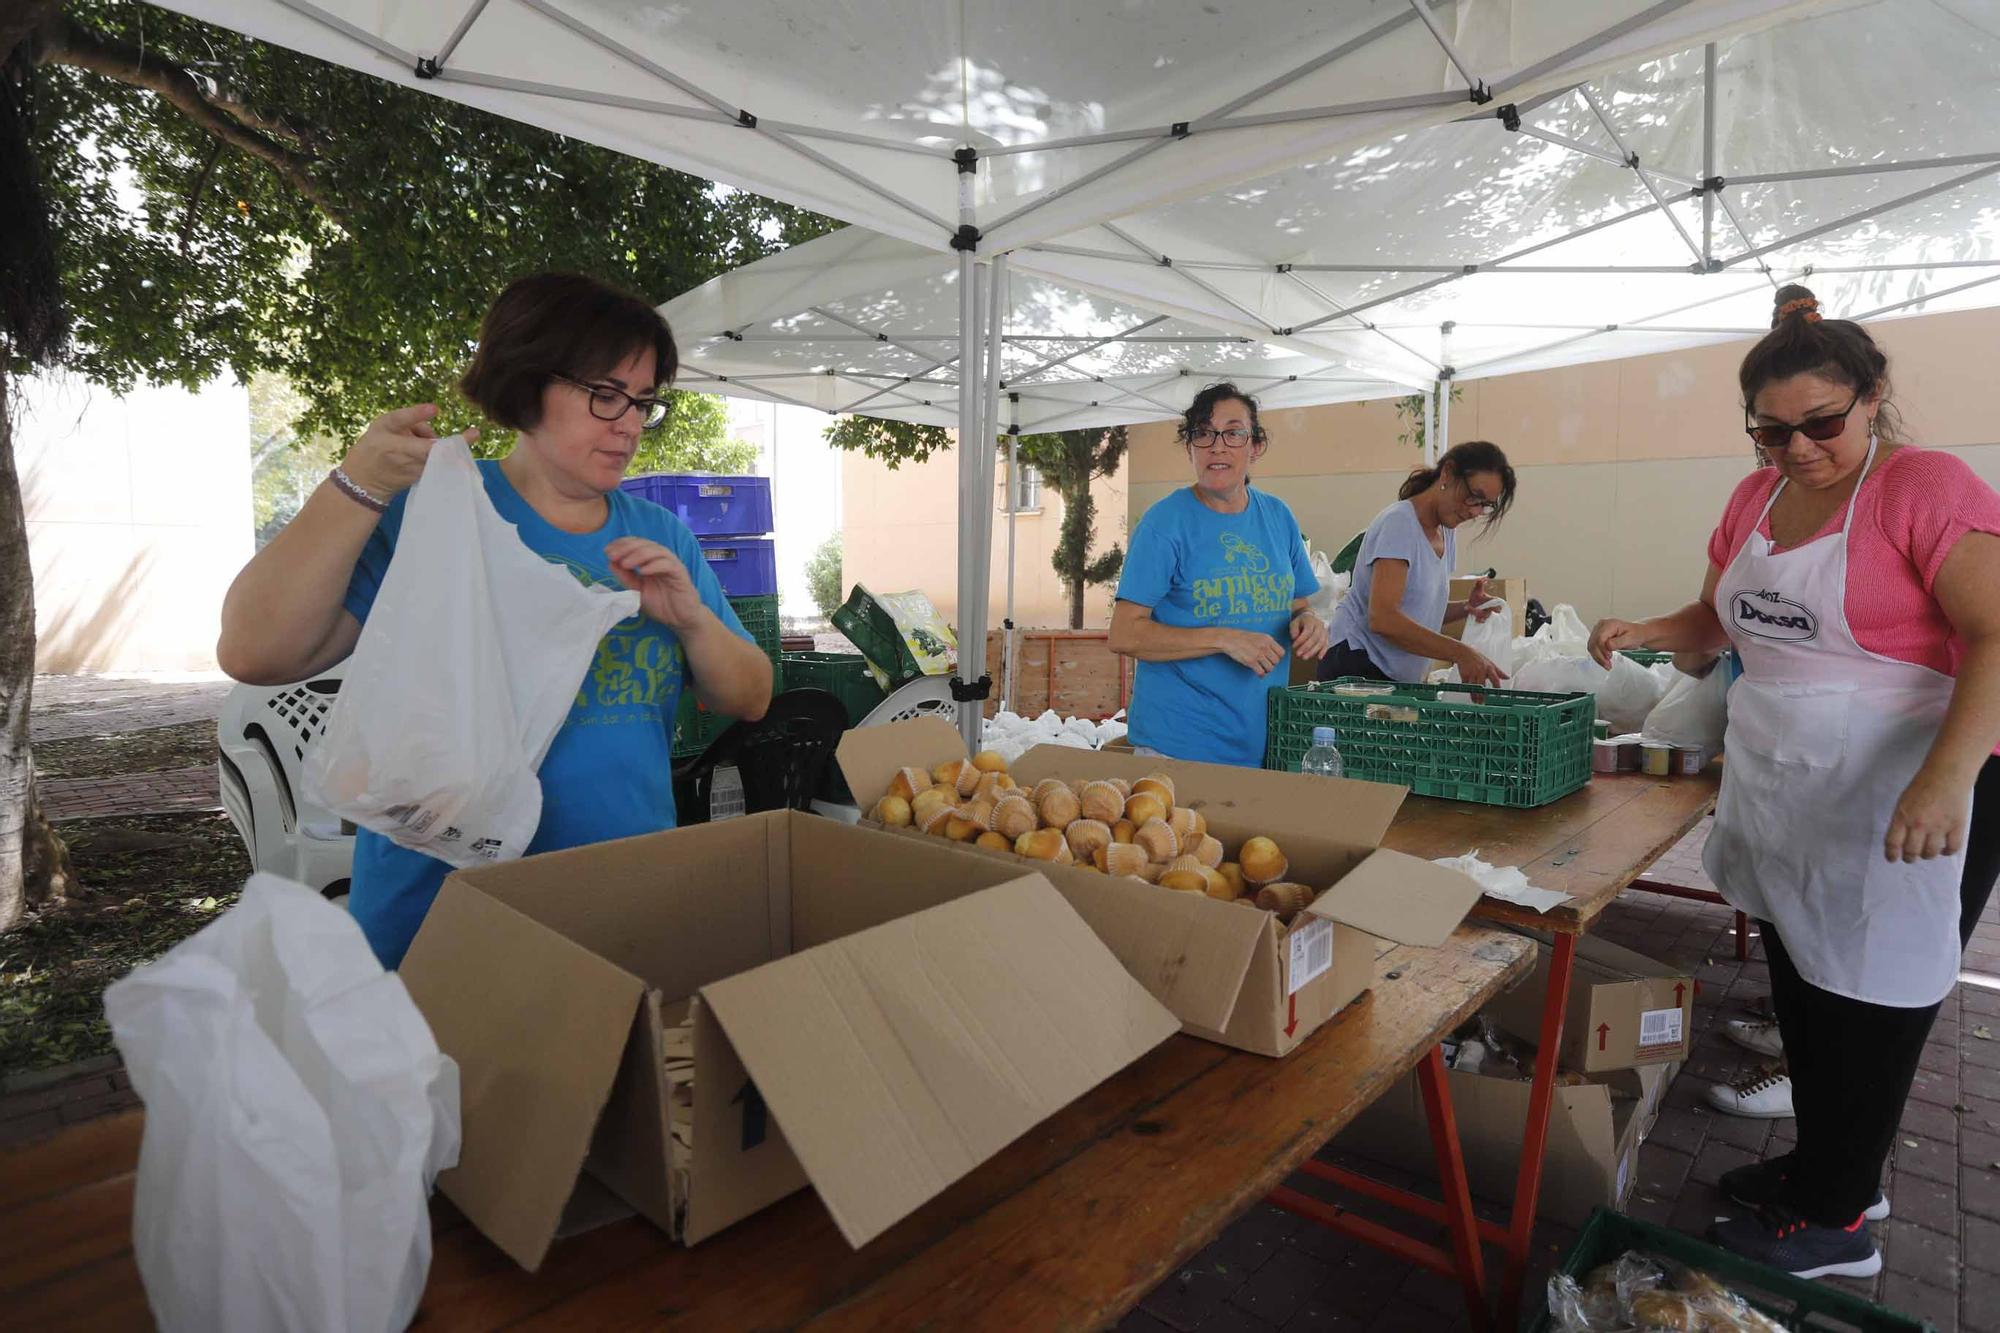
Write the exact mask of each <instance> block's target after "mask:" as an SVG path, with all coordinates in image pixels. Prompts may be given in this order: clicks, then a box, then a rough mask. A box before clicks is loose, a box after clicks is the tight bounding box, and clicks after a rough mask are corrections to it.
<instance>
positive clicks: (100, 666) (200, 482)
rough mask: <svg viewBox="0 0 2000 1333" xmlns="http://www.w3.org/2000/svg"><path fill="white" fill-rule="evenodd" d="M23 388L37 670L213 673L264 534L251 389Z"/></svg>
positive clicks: (43, 383) (50, 382)
mask: <svg viewBox="0 0 2000 1333" xmlns="http://www.w3.org/2000/svg"><path fill="white" fill-rule="evenodd" d="M21 389H22V393H21V396H20V398H19V399H18V400H17V401H16V409H17V415H16V418H15V422H14V426H15V435H14V456H15V465H16V466H17V467H18V468H19V470H20V477H21V488H22V496H23V500H24V503H25V507H26V510H27V519H28V548H29V555H30V558H31V560H32V562H33V565H34V573H35V633H36V636H37V642H36V650H35V669H36V670H37V671H43V672H54V673H73V672H124V671H158V672H198V671H213V670H214V669H215V636H216V631H217V628H218V626H219V625H220V623H221V613H222V595H223V593H224V592H225V591H227V590H228V587H229V583H230V580H232V579H233V578H235V577H236V572H237V571H238V570H239V569H241V568H242V567H243V565H244V564H245V562H247V561H248V560H249V559H250V554H251V545H252V540H253V524H252V521H251V502H250V399H249V395H248V393H247V392H245V390H244V389H243V388H242V387H241V386H240V385H234V384H216V385H211V386H209V387H208V388H205V389H203V390H202V391H201V392H199V393H190V392H188V391H187V390H185V389H180V388H173V387H161V388H141V389H136V390H134V391H133V392H132V393H130V394H129V395H118V394H113V393H111V392H110V391H109V390H106V389H101V388H96V387H93V386H90V385H87V384H84V383H83V382H81V381H79V380H74V379H30V380H27V381H25V382H23V383H22V384H21Z"/></svg>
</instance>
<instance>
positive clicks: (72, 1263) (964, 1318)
mask: <svg viewBox="0 0 2000 1333" xmlns="http://www.w3.org/2000/svg"><path fill="white" fill-rule="evenodd" d="M1377 967H1378V973H1379V975H1378V980H1377V984H1376V988H1375V990H1374V991H1372V992H1371V993H1370V994H1368V995H1366V996H1364V997H1363V998H1362V999H1361V1000H1359V1001H1357V1002H1356V1003H1355V1004H1354V1005H1352V1006H1350V1007H1349V1008H1348V1009H1347V1010H1346V1011H1345V1012H1344V1013H1342V1014H1341V1015H1339V1016H1338V1017H1337V1018H1335V1019H1334V1021H1333V1022H1331V1023H1329V1024H1328V1025H1326V1026H1325V1027H1324V1028H1322V1029H1321V1030H1320V1031H1319V1032H1317V1033H1315V1034H1314V1035H1313V1037H1312V1038H1310V1039H1309V1040H1308V1041H1307V1042H1305V1043H1303V1044H1302V1045H1301V1046H1300V1048H1299V1049H1298V1050H1296V1051H1294V1052H1293V1053H1292V1054H1291V1055H1290V1056H1287V1057H1286V1058H1285V1059H1283V1060H1271V1059H1267V1058H1265V1057H1262V1056H1255V1055H1247V1054H1244V1053H1242V1052H1236V1051H1230V1050H1227V1049H1225V1048H1223V1047H1220V1046H1216V1045H1213V1044H1212V1043H1208V1042H1203V1041H1199V1040H1196V1039H1194V1038H1190V1037H1176V1038H1173V1039H1172V1040H1170V1041H1169V1042H1167V1043H1166V1044H1165V1045H1163V1046H1161V1047H1160V1048H1158V1049H1157V1050H1155V1051H1154V1052H1152V1053H1151V1054H1150V1055H1148V1056H1147V1057H1145V1058H1144V1059H1142V1060H1140V1061H1139V1062H1138V1063H1137V1064H1135V1065H1134V1066H1132V1067H1131V1068H1130V1069H1128V1070H1126V1071H1124V1072H1122V1073H1121V1074H1119V1075H1118V1076H1116V1077H1115V1078H1113V1079H1111V1080H1109V1081H1107V1082H1106V1083H1105V1084H1103V1085H1100V1087H1098V1088H1097V1089H1094V1090H1093V1091H1092V1092H1091V1093H1089V1094H1086V1096H1084V1097H1083V1098H1080V1099H1079V1100H1078V1101H1077V1102H1075V1103H1073V1104H1072V1105H1071V1106H1069V1107H1067V1108H1065V1109H1064V1110H1063V1111H1061V1112H1059V1113H1058V1114H1057V1115H1056V1116H1055V1117H1052V1118H1051V1119H1050V1120H1049V1121H1046V1122H1044V1123H1043V1124H1042V1125H1040V1126H1037V1127H1036V1128H1035V1129H1034V1130H1031V1131H1030V1132H1029V1133H1028V1134H1027V1135H1025V1136H1024V1137H1023V1138H1022V1140H1021V1141H1019V1142H1017V1143H1016V1144H1014V1145H1012V1146H1011V1147H1009V1148H1008V1149H1007V1150H1006V1151H1005V1152H1003V1153H1002V1154H1001V1155H1000V1156H999V1157H997V1158H995V1159H994V1160H993V1161H991V1162H988V1163H987V1164H985V1165H984V1166H983V1167H981V1168H980V1169H979V1170H978V1171H975V1172H974V1173H973V1174H972V1175H971V1176H969V1177H967V1178H966V1179H965V1180H963V1181H961V1182H959V1183H958V1184H957V1185H955V1186H953V1187H952V1188H951V1189H950V1190H948V1191H946V1193H945V1194H944V1195H942V1196H940V1197H939V1198H938V1199H936V1200H934V1201H933V1202H932V1203H931V1204H929V1205H927V1206H926V1207H925V1208H923V1209H921V1210H919V1212H918V1213H917V1214H916V1215H914V1216H913V1217H911V1218H909V1219H907V1220H905V1221H904V1222H903V1223H902V1224H900V1225H899V1226H897V1227H896V1228H893V1229H892V1230H891V1231H890V1232H888V1233H887V1234H886V1235H884V1236H882V1237H880V1238H878V1239H877V1240H876V1241H874V1242H872V1243H871V1244H870V1245H868V1246H866V1247H865V1248H863V1249H862V1250H859V1251H855V1250H851V1249H849V1248H848V1246H847V1244H846V1242H845V1241H843V1240H842V1239H841V1238H840V1235H839V1233H838V1232H837V1231H835V1230H834V1228H833V1225H832V1221H831V1219H830V1218H829V1217H828V1216H827V1214H826V1210H825V1209H824V1207H822V1206H821V1205H820V1203H819V1202H818V1200H817V1199H816V1198H815V1197H814V1196H813V1195H812V1194H810V1193H809V1192H808V1193H802V1194H798V1195H794V1196H793V1197H792V1198H790V1199H787V1200H784V1201H782V1202H781V1203H779V1204H777V1205H775V1206H774V1207H772V1208H769V1209H766V1210H765V1211H764V1212H762V1213H759V1214H757V1215H756V1216H754V1217H752V1218H750V1219H747V1220H746V1221H745V1222H743V1223H741V1224H739V1225H738V1226H736V1227H733V1228H731V1229H730V1230H729V1231H727V1232H725V1233H724V1234H723V1235H721V1236H717V1237H715V1238H713V1239H711V1240H710V1241H708V1242H706V1243H705V1244H703V1245H701V1246H698V1247H696V1248H694V1249H691V1250H690V1249H685V1248H682V1247H679V1246H675V1245H672V1244H669V1243H668V1242H667V1240H666V1239H665V1237H664V1236H662V1235H661V1234H660V1233H659V1232H658V1231H656V1230H654V1229H653V1228H652V1227H651V1226H650V1225H648V1224H646V1223H644V1222H641V1221H638V1220H636V1219H634V1220H631V1221H626V1222H621V1223H617V1224H614V1225H612V1226H610V1227H605V1228H602V1229H599V1230H597V1231H593V1232H591V1233H589V1234H588V1235H585V1236H580V1237H576V1238H573V1239H571V1240H568V1241H564V1242H560V1243H559V1244H558V1245H557V1246H556V1247H555V1248H554V1250H553V1251H552V1252H551V1255H550V1259H549V1262H548V1263H546V1264H545V1265H544V1266H543V1268H542V1270H541V1272H539V1273H536V1274H527V1273H523V1272H521V1271H520V1270H519V1269H518V1268H516V1267H515V1266H514V1265H513V1264H512V1262H511V1261H509V1260H508V1259H507V1258H506V1257H505V1256H503V1255H502V1254H500V1252H499V1251H498V1250H497V1249H495V1248H494V1247H493V1246H492V1245H491V1244H490V1243H489V1242H487V1241H486V1240H485V1239H484V1238H483V1237H481V1236H480V1235H479V1234H478V1233H477V1232H476V1231H474V1230H472V1229H471V1228H469V1227H464V1226H462V1225H458V1226H452V1225H451V1222H454V1221H456V1219H455V1218H449V1220H448V1217H449V1214H452V1213H455V1210H450V1209H449V1206H448V1205H444V1204H439V1205H438V1206H437V1207H436V1208H434V1209H433V1213H434V1216H435V1217H437V1218H438V1222H439V1234H438V1236H437V1241H436V1247H437V1248H436V1255H435V1258H434V1260H433V1265H432V1271H431V1280H430V1284H429V1287H428V1288H427V1290H426V1293H425V1299H424V1305H423V1309H422V1311H421V1314H420V1318H421V1319H422V1321H423V1323H424V1326H425V1327H427V1328H439V1329H456V1328H493V1327H497V1326H500V1325H508V1324H518V1323H522V1322H526V1323H529V1324H532V1325H535V1326H538V1327H548V1328H579V1329H581V1328H592V1329H595V1328H602V1327H607V1326H609V1327H625V1326H629V1325H641V1326H658V1325H674V1326H685V1327H698V1328H706V1327H770V1326H782V1325H791V1324H797V1323H801V1322H804V1321H806V1320H808V1319H811V1318H813V1317H815V1316H819V1315H824V1316H825V1317H826V1319H827V1320H828V1321H829V1323H830V1325H832V1326H836V1327H846V1326H856V1327H858V1326H861V1325H863V1324H866V1325H867V1326H869V1327H880V1326H882V1325H883V1324H884V1323H898V1322H926V1323H932V1324H939V1323H940V1322H941V1323H942V1325H943V1326H951V1327H979V1326H989V1327H999V1326H1003V1325H1004V1326H1007V1327H1010V1328H1019V1327H1035V1328H1041V1327H1058V1326H1075V1327H1085V1326H1093V1325H1095V1324H1098V1323H1101V1322H1103V1321H1104V1320H1106V1319H1108V1318H1110V1317H1112V1316H1114V1315H1115V1314H1116V1313H1117V1312H1118V1311H1119V1310H1122V1309H1123V1308H1125V1307H1127V1306H1129V1305H1130V1304H1132V1303H1134V1302H1136V1301H1137V1299H1138V1298H1139V1296H1140V1295H1142V1294H1143V1293H1144V1292H1145V1291H1146V1290H1147V1289H1148V1288H1149V1287H1150V1286H1152V1285H1153V1284H1155V1283H1156V1282H1157V1281H1158V1280H1159V1279H1160V1278H1162V1277H1163V1276H1165V1274H1166V1273H1168V1272H1169V1271H1171V1269H1172V1267H1173V1265H1175V1264H1176V1263H1178V1262H1180V1261H1181V1260H1182V1259H1184V1258H1185V1257H1186V1256H1187V1255H1189V1254H1192V1253H1194V1252H1195V1251H1196V1250H1198V1249H1199V1248H1200V1247H1201V1246H1203V1245H1205V1244H1207V1243H1208V1241H1209V1240H1210V1239H1212V1238H1213V1236H1214V1235H1215V1234H1216V1233H1217V1232H1218V1231H1220V1230H1221V1228H1222V1227H1223V1226H1225V1225H1226V1224H1227V1223H1228V1221H1229V1220H1230V1219H1231V1218H1232V1217H1234V1216H1236V1215H1237V1214H1238V1213H1240V1212H1242V1211H1243V1210H1244V1209H1245V1208H1247V1207H1249V1206H1250V1205H1251V1204H1253V1203H1254V1202H1255V1201H1256V1200H1257V1199H1259V1198H1261V1197H1263V1195H1264V1193H1266V1192H1267V1191H1268V1190H1269V1188H1270V1187H1271V1185H1273V1184H1275V1183H1277V1182H1278V1181H1279V1180H1282V1179H1283V1178H1284V1176H1285V1175H1286V1174H1287V1173H1288V1172H1290V1171H1291V1170H1292V1169H1293V1168H1294V1167H1296V1166H1297V1164H1298V1163H1299V1162H1301V1161H1303V1160H1305V1158H1306V1157H1308V1156H1309V1155H1311V1153H1312V1152H1314V1151H1315V1150H1316V1149H1317V1148H1318V1147H1319V1146H1321V1145H1322V1144H1324V1143H1325V1142H1326V1140H1327V1139H1329V1138H1330V1137H1331V1136H1332V1135H1333V1134H1334V1133H1335V1132H1336V1131H1337V1130H1338V1129H1339V1128H1340V1127H1341V1126H1342V1125H1344V1124H1345V1123H1346V1122H1347V1121H1348V1120H1349V1119H1351V1118H1352V1116H1353V1115H1355V1114H1357V1113H1358V1112H1359V1110H1360V1109H1361V1107H1363V1106H1365V1105H1366V1104H1367V1102H1368V1101H1370V1100H1372V1099H1373V1098H1374V1097H1375V1096H1378V1095H1379V1094H1380V1092H1381V1091H1382V1089H1383V1088H1385V1087H1387V1086H1388V1084H1389V1083H1390V1082H1391V1081H1393V1080H1394V1079H1395V1078H1396V1077H1399V1076H1400V1075H1401V1074H1402V1073H1403V1072H1404V1071H1406V1070H1407V1069H1408V1068H1409V1067H1410V1066H1411V1065H1412V1064H1413V1063H1414V1062H1415V1060H1416V1059H1417V1058H1419V1057H1420V1056H1421V1055H1422V1053H1423V1052H1424V1051H1425V1050H1428V1049H1429V1048H1430V1046H1431V1045H1433V1044H1435V1042H1436V1041H1437V1039H1438V1038H1439V1037H1440V1036H1442V1035H1443V1034H1444V1033H1446V1032H1448V1031H1450V1029H1451V1028H1453V1027H1455V1026H1456V1025H1457V1024H1458V1023H1459V1022H1461V1021H1463V1019H1464V1018H1465V1017H1467V1016H1469V1015H1470V1014H1471V1013H1472V1012H1474V1011H1475V1010H1476V1009H1477V1008H1478V1007H1479V1006H1480V1005H1482V1004H1484V1003H1485V1002H1486V1001H1487V1000H1488V999H1489V998H1491V996H1492V995H1493V994H1495V993H1497V992H1498V991H1499V990H1500V989H1502V988H1503V987H1504V986H1505V985H1507V984H1510V983H1511V982H1512V981H1513V980H1515V979H1517V978H1518V977H1520V976H1521V975H1523V974H1525V972H1526V971H1527V969H1528V967H1529V953H1528V948H1527V945H1526V943H1525V942H1524V941H1521V940H1519V939H1517V938H1515V937H1512V936H1507V935H1504V934H1501V933H1499V932H1495V931H1493V930H1491V929H1489V928H1485V927H1479V926H1471V925H1468V926H1463V927H1461V928H1460V929H1459V931H1458V933H1457V934H1456V935H1455V936H1454V938H1453V940H1452V941H1451V942H1450V943H1448V944H1447V945H1446V946H1445V947H1443V948H1441V949H1437V950H1413V949H1396V950H1392V951H1390V952H1388V953H1386V954H1385V955H1384V956H1383V957H1382V958H1381V959H1379V960H1378V962H1377ZM123 1119H124V1123H123V1125H122V1127H120V1128H118V1129H117V1130H115V1131H114V1130H109V1129H107V1130H106V1131H104V1132H103V1143H102V1144H101V1145H100V1149H99V1151H100V1154H101V1156H102V1163H101V1167H102V1169H100V1170H97V1171H95V1172H92V1173H85V1174H96V1175H97V1179H95V1180H94V1181H89V1182H86V1183H82V1184H72V1185H71V1186H70V1187H68V1188H66V1189H59V1190H56V1191H55V1192H51V1190H50V1189H49V1188H47V1187H46V1182H47V1181H49V1180H60V1179H67V1178H68V1177H67V1176H66V1175H65V1173H69V1174H70V1175H74V1174H75V1172H76V1167H75V1165H74V1162H75V1158H76V1154H75V1153H74V1152H73V1151H71V1150H70V1149H69V1148H68V1147H67V1146H66V1141H67V1137H68V1136H61V1137H59V1138H58V1139H55V1140H45V1141H44V1143H45V1144H48V1145H53V1149H52V1151H51V1153H50V1157H49V1160H50V1162H51V1163H53V1164H55V1165H52V1167H51V1168H50V1174H49V1175H47V1176H42V1177H41V1179H42V1181H43V1183H39V1184H38V1183H37V1177H38V1175H40V1174H41V1173H39V1172H38V1171H37V1169H36V1165H35V1163H34V1162H33V1161H32V1160H29V1159H25V1158H23V1157H22V1156H21V1154H19V1153H16V1154H10V1155H9V1156H8V1157H7V1158H5V1159H0V1191H4V1192H0V1197H9V1198H25V1199H29V1200H31V1202H29V1203H26V1204H23V1205H22V1206H20V1207H16V1208H11V1209H9V1208H0V1231H3V1232H5V1233H7V1234H10V1235H24V1234H25V1235H33V1234H36V1233H35V1231H33V1230H23V1229H22V1228H23V1226H24V1224H25V1225H31V1226H38V1227H45V1228H53V1231H52V1233H51V1234H53V1235H55V1236H56V1237H57V1238H58V1239H59V1242H60V1243H59V1244H58V1245H57V1246H55V1247H52V1248H51V1249H50V1250H49V1253H48V1255H47V1257H46V1258H45V1259H44V1260H42V1261H40V1262H38V1263H34V1264H31V1265H25V1266H23V1267H21V1268H20V1269H19V1270H18V1273H17V1274H16V1276H18V1278H19V1279H20V1280H19V1281H14V1280H7V1281H0V1308H6V1309H8V1310H9V1311H10V1314H12V1315H15V1316H19V1317H21V1318H22V1319H23V1320H24V1321H25V1322H26V1324H27V1325H28V1326H32V1327H38V1328H60V1327H86V1326H87V1327H92V1328H119V1327H134V1326H144V1323H145V1306H144V1297H143V1292H142V1291H141V1290H140V1288H139V1285H138V1274H137V1270H136V1268H135V1266H134V1265H133V1263H132V1259H131V1252H130V1249H129V1232H130V1225H131V1222H130V1207H131V1193H130V1191H131V1184H132V1177H131V1175H130V1174H129V1172H130V1170H131V1168H132V1166H133V1163H134V1162H135V1160H136V1151H137V1142H138V1136H137V1133H136V1125H135V1123H134V1122H136V1120H137V1117H136V1116H133V1117H125V1118H123ZM121 1145H122V1150H120V1148H121ZM121 1172H122V1173H121ZM447 1228H449V1229H447ZM920 1314H921V1316H922V1318H921V1320H919V1315H920Z"/></svg>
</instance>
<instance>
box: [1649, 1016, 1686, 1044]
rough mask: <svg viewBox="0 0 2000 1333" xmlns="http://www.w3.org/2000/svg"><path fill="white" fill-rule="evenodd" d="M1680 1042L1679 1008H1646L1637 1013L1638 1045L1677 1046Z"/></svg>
mask: <svg viewBox="0 0 2000 1333" xmlns="http://www.w3.org/2000/svg"><path fill="white" fill-rule="evenodd" d="M1680 1044H1681V1011H1680V1010H1678V1009H1648V1010H1646V1011H1645V1012H1643V1013H1641V1014H1640V1015H1639V1045H1640V1046H1642V1047H1645V1046H1678V1045H1680Z"/></svg>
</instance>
